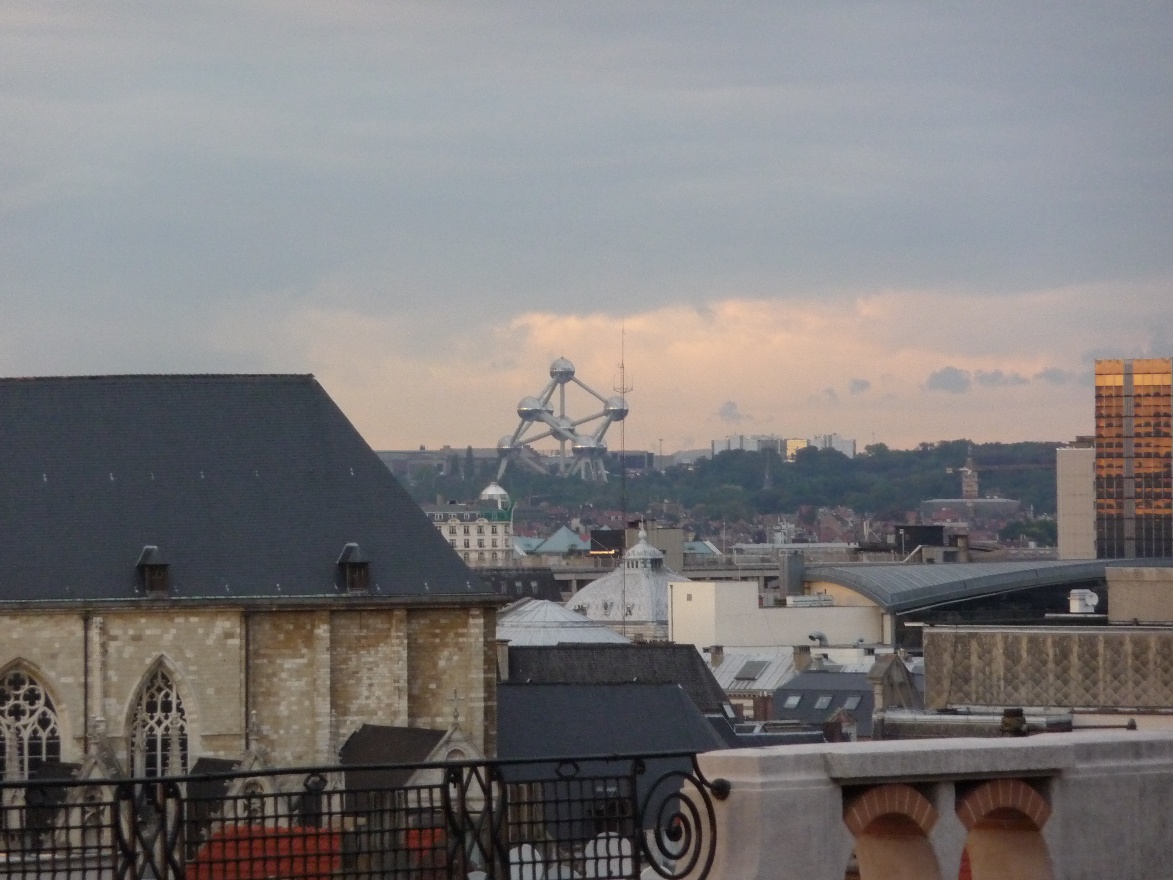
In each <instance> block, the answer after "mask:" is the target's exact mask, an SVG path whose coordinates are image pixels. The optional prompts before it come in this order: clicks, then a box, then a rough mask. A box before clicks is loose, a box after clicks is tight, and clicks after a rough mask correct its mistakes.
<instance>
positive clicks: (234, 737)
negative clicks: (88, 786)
mask: <svg viewBox="0 0 1173 880" xmlns="http://www.w3.org/2000/svg"><path fill="white" fill-rule="evenodd" d="M331 604H332V603H322V604H321V605H319V606H317V607H313V606H308V607H307V606H306V605H304V604H303V605H301V606H300V607H297V608H280V607H274V606H272V605H270V606H268V607H266V608H263V609H259V608H246V607H241V606H239V605H238V606H231V605H226V604H211V603H207V604H204V605H196V604H192V605H185V606H183V607H177V606H175V605H171V604H158V605H154V606H148V607H141V606H140V607H121V608H108V609H103V610H102V611H101V613H98V612H97V611H92V612H87V611H84V610H81V609H76V610H61V609H36V610H32V609H30V610H19V611H7V612H4V613H0V671H3V670H5V669H10V668H14V667H16V666H20V667H22V668H24V669H26V670H27V671H28V672H29V673H30V674H32V675H33V677H34V678H36V679H37V681H39V682H40V683H41V685H42V686H43V687H44V688H45V690H46V692H47V694H48V695H49V698H50V699H51V700H52V702H53V705H54V708H55V710H56V712H57V717H58V722H59V726H60V728H61V737H62V749H61V751H62V755H61V757H62V760H63V761H66V762H70V763H78V762H80V761H82V760H83V759H84V757H85V754H86V751H85V750H86V742H87V737H88V738H89V740H90V742H91V745H93V744H94V742H95V741H96V740H95V738H96V736H97V735H98V734H99V733H104V735H105V737H106V741H107V742H108V744H109V746H110V747H111V750H112V753H113V755H114V756H115V757H116V758H117V759H118V761H120V762H121V763H122V764H123V766H126V765H127V759H128V752H129V738H128V725H129V723H130V720H131V717H132V713H133V711H134V707H135V705H136V702H137V698H138V694H139V692H140V690H141V688H142V686H143V683H144V681H145V680H146V678H147V677H148V676H149V675H150V674H151V673H152V672H153V671H154V670H155V669H156V668H157V667H158V666H159V665H162V666H163V667H164V668H165V669H166V670H167V673H168V675H169V676H170V677H171V679H172V680H173V681H174V683H175V686H176V688H177V689H178V691H179V694H180V696H181V699H182V701H183V707H184V711H185V713H186V716H187V723H188V728H189V736H190V742H189V751H190V757H191V761H192V762H194V761H195V760H196V759H198V758H199V757H203V756H209V757H221V758H239V757H240V756H241V755H243V754H244V752H245V751H246V750H247V749H249V748H250V747H252V748H256V749H259V750H260V752H261V754H262V755H263V756H264V759H265V761H266V763H268V764H270V765H273V766H278V765H286V766H290V765H307V764H319V763H333V762H335V761H336V760H337V750H338V748H339V747H340V746H341V745H342V743H343V742H345V740H346V738H347V737H348V736H349V735H350V734H351V733H353V732H354V731H355V730H356V729H357V728H358V727H359V726H361V725H362V724H364V723H371V724H384V725H412V726H417V727H428V728H433V729H440V730H446V729H448V727H450V726H451V724H452V721H453V717H454V714H457V715H458V717H459V723H460V726H461V728H462V729H464V730H465V731H466V732H468V734H469V736H470V738H471V740H472V741H473V742H474V743H475V744H476V746H477V748H479V749H481V750H483V751H484V752H485V753H486V754H489V755H492V754H493V753H494V750H495V746H496V665H495V664H496V655H495V643H494V635H495V611H494V609H493V608H492V607H480V606H457V605H454V606H447V607H442V606H437V605H433V606H425V607H419V606H406V607H404V606H398V607H396V606H391V605H377V606H370V607H363V608H361V609H360V608H355V609H353V610H351V609H350V608H347V609H341V610H340V609H338V608H337V606H334V607H331Z"/></svg>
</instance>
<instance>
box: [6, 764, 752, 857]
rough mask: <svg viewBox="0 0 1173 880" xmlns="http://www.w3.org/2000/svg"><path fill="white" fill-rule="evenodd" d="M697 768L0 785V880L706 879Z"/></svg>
mask: <svg viewBox="0 0 1173 880" xmlns="http://www.w3.org/2000/svg"><path fill="white" fill-rule="evenodd" d="M728 791H729V784H728V783H727V782H725V781H724V780H720V779H718V780H712V781H710V780H707V779H705V778H704V776H703V775H702V774H701V772H700V770H699V769H698V767H697V765H696V760H695V756H694V755H692V754H689V753H681V752H662V753H656V754H653V755H625V756H589V757H582V758H566V759H558V760H551V759H541V760H531V761H460V762H449V763H438V764H437V763H432V764H395V765H391V764H387V765H364V766H360V767H354V766H346V767H342V766H334V767H315V768H300V769H282V770H263V771H262V770H254V771H234V772H228V773H212V774H201V775H192V776H185V777H175V778H166V779H105V778H89V779H65V780H62V779H52V778H46V779H33V780H28V781H22V782H13V781H6V782H2V783H0V877H18V878H34V877H36V878H62V880H75V878H77V880H80V878H102V880H178V878H185V880H247V878H289V880H294V878H297V880H310V878H327V877H349V878H405V880H406V878H416V880H440V878H445V880H447V878H460V880H488V878H497V880H556V878H579V877H581V878H602V877H615V878H621V877H622V878H638V880H643V878H653V877H661V878H668V880H676V878H684V877H689V878H704V877H705V876H707V874H708V871H709V868H710V866H711V865H712V861H713V856H714V852H715V847H716V839H715V836H714V830H715V823H714V813H713V800H714V799H718V800H719V799H723V798H724V797H725V796H726V795H727V794H728Z"/></svg>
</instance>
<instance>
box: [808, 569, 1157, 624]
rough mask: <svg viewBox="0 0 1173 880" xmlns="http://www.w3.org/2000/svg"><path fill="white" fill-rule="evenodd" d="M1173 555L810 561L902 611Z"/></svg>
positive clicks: (816, 577) (822, 577)
mask: <svg viewBox="0 0 1173 880" xmlns="http://www.w3.org/2000/svg"><path fill="white" fill-rule="evenodd" d="M1170 563H1173V560H1165V561H1160V560H1140V559H1132V560H1123V559H1117V560H1105V559H1092V560H1078V561H1068V560H1060V561H1048V560H1022V561H1018V562H954V563H944V564H939V565H923V564H903V563H866V564H858V565H810V566H807V569H806V580H807V581H830V582H832V583H836V584H841V585H842V586H845V587H848V588H850V589H852V590H855V591H856V592H857V593H859V594H861V595H863V596H866V597H867V598H868V599H871V600H872V601H873V602H875V603H876V604H877V605H879V606H880V607H881V608H883V609H884V610H885V611H889V612H893V613H897V614H899V613H901V612H905V611H911V610H915V609H924V608H929V607H932V606H934V605H943V604H947V603H949V602H958V601H962V600H965V599H974V598H978V597H980V596H993V595H997V594H999V593H1012V592H1017V591H1020V590H1028V589H1031V588H1034V587H1043V586H1056V585H1062V584H1068V583H1071V584H1076V583H1084V582H1088V581H1099V580H1103V579H1104V577H1105V570H1106V568H1107V567H1108V566H1110V565H1112V566H1120V565H1132V566H1137V565H1148V564H1170Z"/></svg>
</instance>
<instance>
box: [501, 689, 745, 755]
mask: <svg viewBox="0 0 1173 880" xmlns="http://www.w3.org/2000/svg"><path fill="white" fill-rule="evenodd" d="M724 745H725V744H724V742H723V741H722V740H721V738H720V737H719V736H718V735H717V733H716V732H715V731H714V730H713V728H712V727H711V726H710V725H709V722H708V721H707V720H706V719H705V717H704V715H702V714H701V713H700V711H698V709H697V707H696V705H695V704H694V703H693V701H692V700H691V699H689V696H688V694H686V693H685V691H684V689H683V688H681V687H680V686H679V685H674V684H643V683H639V684H636V683H633V682H627V683H623V684H516V683H513V682H509V683H502V684H501V685H499V686H498V688H497V755H498V757H500V758H557V757H566V756H568V755H612V754H638V753H641V752H668V751H700V752H704V751H709V750H712V749H720V748H723V747H724Z"/></svg>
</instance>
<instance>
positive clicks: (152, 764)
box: [130, 666, 188, 776]
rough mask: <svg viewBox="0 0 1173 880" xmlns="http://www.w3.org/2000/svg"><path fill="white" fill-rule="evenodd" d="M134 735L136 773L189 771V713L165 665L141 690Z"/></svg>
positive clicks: (169, 773) (171, 774) (171, 773)
mask: <svg viewBox="0 0 1173 880" xmlns="http://www.w3.org/2000/svg"><path fill="white" fill-rule="evenodd" d="M130 735H131V746H130V748H131V762H132V765H133V767H134V774H135V775H136V776H179V775H182V774H184V773H186V772H187V766H188V764H187V715H186V713H184V711H183V700H182V699H180V697H179V690H178V689H177V688H176V687H175V682H173V681H172V680H171V676H170V675H168V674H167V670H165V669H164V668H163V667H162V666H159V667H157V668H156V669H155V671H154V672H153V673H151V675H150V677H149V678H148V679H147V681H146V684H144V685H143V689H142V691H141V692H140V693H139V698H138V703H137V705H135V708H134V719H133V720H132V722H131V734H130Z"/></svg>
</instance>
